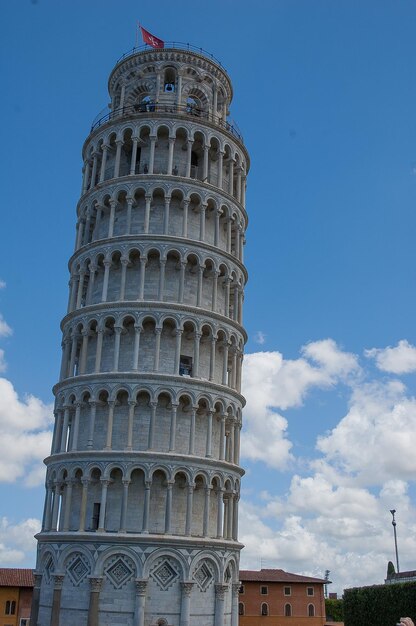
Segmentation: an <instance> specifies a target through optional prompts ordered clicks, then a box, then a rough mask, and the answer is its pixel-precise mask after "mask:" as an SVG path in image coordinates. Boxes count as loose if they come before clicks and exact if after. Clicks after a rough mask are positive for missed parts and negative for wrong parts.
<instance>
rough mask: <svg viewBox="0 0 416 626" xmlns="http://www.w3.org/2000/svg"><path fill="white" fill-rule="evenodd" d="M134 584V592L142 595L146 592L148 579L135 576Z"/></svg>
mask: <svg viewBox="0 0 416 626" xmlns="http://www.w3.org/2000/svg"><path fill="white" fill-rule="evenodd" d="M134 584H135V587H136V593H137V594H138V595H139V596H143V595H145V594H146V591H147V584H148V581H147V580H146V579H145V578H136V580H135V581H134Z"/></svg>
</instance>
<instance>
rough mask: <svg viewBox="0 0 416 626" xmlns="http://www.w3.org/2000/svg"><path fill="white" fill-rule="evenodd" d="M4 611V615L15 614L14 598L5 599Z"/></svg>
mask: <svg viewBox="0 0 416 626" xmlns="http://www.w3.org/2000/svg"><path fill="white" fill-rule="evenodd" d="M4 613H5V614H6V615H15V614H16V602H15V600H7V602H6V607H5V611H4Z"/></svg>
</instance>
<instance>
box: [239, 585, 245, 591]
mask: <svg viewBox="0 0 416 626" xmlns="http://www.w3.org/2000/svg"><path fill="white" fill-rule="evenodd" d="M238 593H244V585H240V589H239V590H238Z"/></svg>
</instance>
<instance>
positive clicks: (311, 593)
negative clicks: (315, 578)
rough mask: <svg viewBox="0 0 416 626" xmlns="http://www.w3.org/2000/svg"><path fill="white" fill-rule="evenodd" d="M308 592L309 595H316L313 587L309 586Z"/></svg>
mask: <svg viewBox="0 0 416 626" xmlns="http://www.w3.org/2000/svg"><path fill="white" fill-rule="evenodd" d="M306 593H307V594H308V596H313V595H314V591H313V587H308V589H307V592H306Z"/></svg>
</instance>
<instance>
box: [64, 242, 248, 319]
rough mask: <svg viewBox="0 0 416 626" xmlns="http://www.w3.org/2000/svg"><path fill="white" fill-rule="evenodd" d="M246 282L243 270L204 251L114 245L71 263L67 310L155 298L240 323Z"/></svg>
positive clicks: (92, 252)
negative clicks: (209, 312)
mask: <svg viewBox="0 0 416 626" xmlns="http://www.w3.org/2000/svg"><path fill="white" fill-rule="evenodd" d="M244 281H245V277H244V275H243V274H242V272H241V271H240V270H239V268H235V267H233V266H232V264H229V263H226V262H221V261H218V260H217V259H216V258H215V257H209V256H205V255H203V254H201V253H195V252H186V251H182V250H181V249H180V248H179V249H178V248H177V247H173V246H169V247H164V246H158V245H152V246H147V247H144V246H143V247H142V246H137V245H131V246H129V247H125V248H120V247H116V246H114V247H113V249H111V248H110V249H108V250H106V252H101V251H95V250H93V251H90V253H89V254H88V255H84V257H83V258H82V259H80V260H79V261H78V262H77V263H76V264H73V267H72V272H71V278H70V290H69V301H68V313H71V312H72V311H74V310H75V309H80V308H82V307H84V306H90V305H94V304H100V303H103V302H125V301H134V302H137V301H146V300H152V301H155V300H157V301H159V302H171V303H177V304H185V305H189V306H193V307H200V308H204V309H206V310H208V311H213V312H214V313H219V314H221V315H224V316H226V317H228V318H230V319H232V320H234V321H236V322H238V323H239V324H241V322H242V308H243V298H244Z"/></svg>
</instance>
